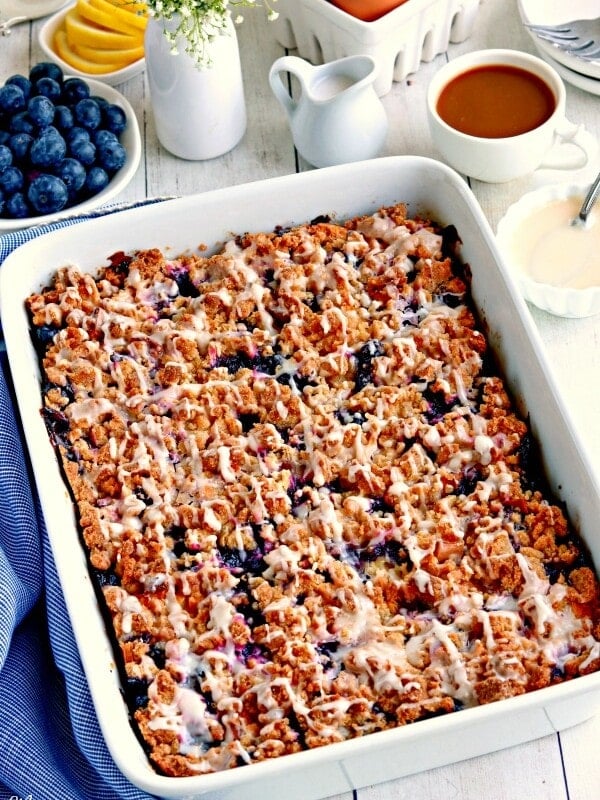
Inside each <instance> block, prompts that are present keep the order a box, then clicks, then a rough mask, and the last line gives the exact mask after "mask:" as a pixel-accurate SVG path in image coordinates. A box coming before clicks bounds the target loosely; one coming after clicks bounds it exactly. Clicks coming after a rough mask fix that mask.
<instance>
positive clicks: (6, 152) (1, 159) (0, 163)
mask: <svg viewBox="0 0 600 800" xmlns="http://www.w3.org/2000/svg"><path fill="white" fill-rule="evenodd" d="M12 163H13V154H12V150H11V148H10V146H7V145H5V144H0V172H4V170H5V169H6V168H7V167H10V165H11V164H12Z"/></svg>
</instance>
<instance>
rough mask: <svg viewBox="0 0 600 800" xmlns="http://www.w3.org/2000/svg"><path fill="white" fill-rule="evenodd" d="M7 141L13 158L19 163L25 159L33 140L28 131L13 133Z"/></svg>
mask: <svg viewBox="0 0 600 800" xmlns="http://www.w3.org/2000/svg"><path fill="white" fill-rule="evenodd" d="M8 141H9V147H10V149H11V150H12V152H13V155H14V157H15V160H16V161H19V162H21V163H22V162H24V161H26V159H27V157H28V156H29V149H30V147H31V143H32V142H33V136H32V135H31V134H30V133H13V135H12V136H11V137H10V139H9V140H8Z"/></svg>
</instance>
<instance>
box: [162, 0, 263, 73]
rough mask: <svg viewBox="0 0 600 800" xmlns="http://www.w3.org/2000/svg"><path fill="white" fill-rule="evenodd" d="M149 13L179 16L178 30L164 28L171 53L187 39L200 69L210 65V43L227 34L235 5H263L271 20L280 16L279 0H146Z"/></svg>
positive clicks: (240, 18) (238, 20) (187, 48)
mask: <svg viewBox="0 0 600 800" xmlns="http://www.w3.org/2000/svg"><path fill="white" fill-rule="evenodd" d="M146 2H147V7H148V13H149V15H150V16H151V17H154V18H155V19H165V20H172V19H173V18H174V17H176V18H178V19H177V22H178V25H177V28H176V29H175V31H167V30H165V31H164V34H165V38H166V39H167V41H168V42H169V44H170V45H171V52H173V53H175V52H177V45H176V43H177V40H178V39H179V38H182V39H183V40H184V41H185V52H186V53H188V54H189V55H190V56H191V57H192V58H193V59H194V60H195V62H196V64H197V66H198V67H199V68H200V69H204V68H206V67H210V65H211V61H210V54H209V53H208V49H207V45H208V44H209V43H210V42H211V41H212V40H213V39H214V37H215V36H217V35H222V34H226V33H227V23H228V21H229V19H230V18H231V8H243V7H252V6H258V5H262V6H263V7H264V8H265V9H266V11H267V19H269V20H275V19H277V17H278V14H277V12H276V11H274V10H273V8H272V7H271V3H274V2H277V0H260V2H257V0H146ZM243 20H244V18H243V16H242V15H241V14H237V15H236V17H235V20H234V21H235V22H236V23H237V24H240V23H242V22H243Z"/></svg>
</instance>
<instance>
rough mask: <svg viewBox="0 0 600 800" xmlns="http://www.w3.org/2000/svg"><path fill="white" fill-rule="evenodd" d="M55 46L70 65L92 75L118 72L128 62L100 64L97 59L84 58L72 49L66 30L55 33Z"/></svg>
mask: <svg viewBox="0 0 600 800" xmlns="http://www.w3.org/2000/svg"><path fill="white" fill-rule="evenodd" d="M54 48H55V50H56V52H57V54H58V55H59V56H60V57H61V58H62V60H63V61H64V62H66V63H67V64H69V66H71V67H73V68H74V69H76V70H78V71H79V72H85V73H88V74H90V75H105V74H106V73H107V72H116V71H117V70H119V69H123V68H124V67H126V66H127V63H126V62H123V61H117V62H115V63H113V64H109V63H106V64H99V63H97V62H95V61H89V60H88V59H86V58H82V57H81V56H79V55H78V54H77V53H75V52H74V51H73V50H72V49H71V46H70V45H69V42H68V41H67V34H66V31H65V30H58V31H56V33H55V34H54ZM115 55H116V54H115Z"/></svg>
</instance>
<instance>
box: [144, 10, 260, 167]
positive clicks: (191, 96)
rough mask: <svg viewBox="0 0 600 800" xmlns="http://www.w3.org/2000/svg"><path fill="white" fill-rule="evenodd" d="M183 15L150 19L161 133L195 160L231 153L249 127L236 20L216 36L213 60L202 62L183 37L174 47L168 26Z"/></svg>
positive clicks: (150, 70)
mask: <svg viewBox="0 0 600 800" xmlns="http://www.w3.org/2000/svg"><path fill="white" fill-rule="evenodd" d="M165 27H167V28H168V29H170V30H176V28H177V20H175V19H173V20H171V21H170V22H169V21H167V20H162V19H158V20H157V19H153V18H150V19H149V20H148V25H147V27H146V34H145V39H144V49H145V56H146V74H147V76H148V85H149V88H150V102H151V106H152V112H153V115H154V123H155V126H156V133H157V136H158V139H159V141H160V143H161V144H162V145H163V147H165V148H166V149H167V150H169V152H171V153H172V154H173V155H175V156H178V157H179V158H185V159H190V160H194V161H197V160H203V159H209V158H216V157H217V156H220V155H223V153H227V152H228V151H229V150H231V149H232V148H233V147H235V146H236V144H238V142H239V141H240V140H241V138H242V137H243V135H244V133H245V131H246V103H245V99H244V86H243V81H242V68H241V64H240V53H239V47H238V41H237V35H236V32H235V26H234V25H233V23H232V22H231V20H230V21H229V24H228V28H227V31H226V33H223V34H222V35H219V36H216V37H215V38H214V39H213V40H212V41H211V42H210V43H209V44H208V45H207V47H209V48H210V66H208V67H205V68H199V67H198V66H197V65H196V63H195V62H194V60H193V59H192V58H191V56H189V55H188V54H187V53H186V52H185V43H184V42H183V41H181V40H179V42H178V53H177V54H174V53H173V52H172V51H171V45H170V44H169V42H168V41H167V40H166V38H165V35H164V29H165Z"/></svg>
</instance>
